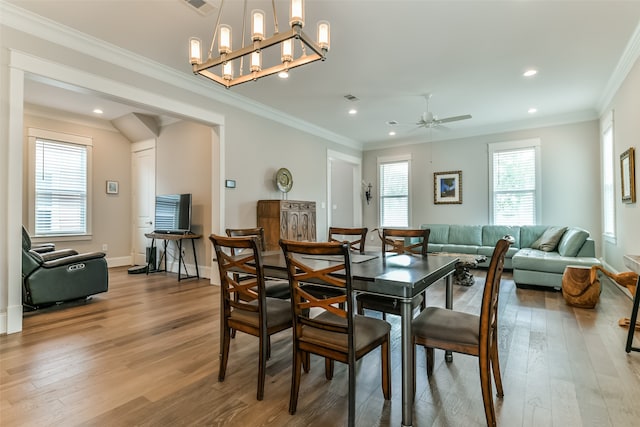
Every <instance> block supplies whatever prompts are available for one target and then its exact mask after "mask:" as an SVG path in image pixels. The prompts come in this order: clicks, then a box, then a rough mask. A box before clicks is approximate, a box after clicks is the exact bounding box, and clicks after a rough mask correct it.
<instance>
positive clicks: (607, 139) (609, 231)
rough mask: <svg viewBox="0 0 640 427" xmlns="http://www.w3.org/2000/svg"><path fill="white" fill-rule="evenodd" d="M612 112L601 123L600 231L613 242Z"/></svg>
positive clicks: (614, 232) (614, 225) (614, 224)
mask: <svg viewBox="0 0 640 427" xmlns="http://www.w3.org/2000/svg"><path fill="white" fill-rule="evenodd" d="M613 170H614V162H613V111H612V112H610V113H609V114H607V116H606V117H605V118H604V120H603V122H602V231H603V235H604V237H605V239H607V240H610V241H612V242H615V236H616V223H615V192H614V179H613Z"/></svg>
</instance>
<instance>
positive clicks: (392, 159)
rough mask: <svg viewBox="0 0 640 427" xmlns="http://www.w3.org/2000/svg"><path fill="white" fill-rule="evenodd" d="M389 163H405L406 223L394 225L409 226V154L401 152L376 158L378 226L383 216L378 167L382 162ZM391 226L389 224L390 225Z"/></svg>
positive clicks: (380, 224) (380, 178) (380, 225)
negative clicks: (404, 224)
mask: <svg viewBox="0 0 640 427" xmlns="http://www.w3.org/2000/svg"><path fill="white" fill-rule="evenodd" d="M390 163H407V225H406V226H405V227H400V226H396V228H409V227H410V226H411V199H412V197H411V154H401V155H397V156H381V157H378V158H377V163H376V173H377V183H378V227H384V226H383V225H382V217H383V212H382V209H383V199H384V197H383V195H382V184H381V181H382V174H381V171H380V167H381V166H382V165H383V164H390ZM390 227H391V226H390Z"/></svg>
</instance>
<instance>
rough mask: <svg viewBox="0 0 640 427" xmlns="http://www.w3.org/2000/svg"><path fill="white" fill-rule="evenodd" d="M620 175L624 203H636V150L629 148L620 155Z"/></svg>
mask: <svg viewBox="0 0 640 427" xmlns="http://www.w3.org/2000/svg"><path fill="white" fill-rule="evenodd" d="M620 173H621V174H622V176H621V178H622V180H621V183H622V187H621V188H622V203H635V202H636V170H635V149H634V148H633V147H631V148H629V149H628V150H627V151H625V152H624V153H622V154H621V155H620Z"/></svg>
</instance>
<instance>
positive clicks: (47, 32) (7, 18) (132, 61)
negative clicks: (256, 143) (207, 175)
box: [0, 0, 363, 150]
mask: <svg viewBox="0 0 640 427" xmlns="http://www.w3.org/2000/svg"><path fill="white" fill-rule="evenodd" d="M0 11H1V13H0V23H1V24H2V25H5V26H7V27H11V28H14V29H15V30H17V31H20V32H24V33H27V34H30V35H32V36H35V37H38V38H41V39H43V40H47V41H49V42H52V43H55V44H58V45H61V46H64V47H65V48H68V49H72V50H75V51H78V52H80V53H82V54H84V55H88V56H91V57H94V58H96V59H98V60H101V61H105V62H108V63H111V64H113V65H116V66H119V67H122V68H124V69H127V70H130V71H132V72H135V73H138V74H142V75H145V76H148V77H150V78H153V79H155V80H158V81H160V82H163V83H165V84H169V85H172V86H175V87H177V88H179V89H182V90H185V91H188V92H191V93H193V94H195V95H197V96H200V97H204V98H208V99H209V100H211V101H215V102H219V103H222V104H226V105H229V106H231V107H234V108H237V109H239V110H242V111H246V112H248V113H251V114H255V115H257V116H260V117H264V118H266V119H269V120H272V121H274V122H278V123H280V124H282V125H285V126H287V127H291V128H295V129H298V130H301V131H303V132H305V133H308V134H311V135H315V136H318V137H320V138H323V139H326V140H328V141H331V142H334V143H337V144H340V145H344V146H346V147H349V148H352V149H356V150H362V149H363V144H362V143H361V142H359V141H356V140H353V139H351V138H347V137H345V136H342V135H339V134H337V133H335V132H332V131H330V130H328V129H325V128H322V127H319V126H316V125H314V124H312V123H309V122H307V121H304V120H301V119H299V118H297V117H294V116H291V115H288V114H285V113H283V112H282V111H279V110H276V109H274V108H271V107H269V106H267V105H264V104H261V103H259V102H256V101H254V100H252V99H249V98H246V97H243V96H241V95H238V94H235V93H233V92H230V91H228V90H226V89H223V88H218V87H216V86H212V85H211V84H207V82H205V81H202V80H198V79H196V78H194V77H193V76H191V75H190V74H187V73H183V72H181V71H179V70H176V69H173V68H171V67H168V66H166V65H163V64H160V63H158V62H155V61H152V60H150V59H148V58H146V59H145V61H144V62H143V61H140V55H138V54H135V53H133V52H130V51H128V50H125V49H122V48H120V47H118V46H115V45H113V44H110V43H107V42H105V41H104V40H101V39H98V38H95V37H92V36H89V35H87V34H85V33H82V32H79V31H77V30H74V29H72V28H70V27H67V26H65V25H62V24H60V23H58V22H56V21H53V20H51V19H48V18H44V17H42V16H40V15H36V14H34V13H32V12H30V11H27V10H25V9H22V8H20V7H17V6H15V5H13V4H11V3H7V2H6V1H5V0H0Z"/></svg>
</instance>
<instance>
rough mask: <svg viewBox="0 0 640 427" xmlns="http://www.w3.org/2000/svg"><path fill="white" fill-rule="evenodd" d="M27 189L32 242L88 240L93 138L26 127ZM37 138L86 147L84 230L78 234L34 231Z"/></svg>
mask: <svg viewBox="0 0 640 427" xmlns="http://www.w3.org/2000/svg"><path fill="white" fill-rule="evenodd" d="M27 138H28V171H29V173H28V191H27V194H28V195H27V198H28V201H27V205H28V217H27V224H28V226H29V230H30V232H31V233H32V235H31V237H32V239H33V241H34V242H39V241H42V240H44V239H49V240H50V239H53V238H55V240H57V241H75V240H90V239H91V237H92V220H91V218H92V205H93V203H92V200H93V179H92V175H93V174H92V169H93V168H92V164H93V139H92V138H91V137H87V136H80V135H74V134H69V133H63V132H57V131H50V130H45V129H37V128H28V130H27ZM38 139H44V140H47V141H54V142H60V143H63V144H75V145H82V146H85V147H86V150H87V151H86V156H87V157H86V168H87V169H86V176H87V181H86V186H87V198H86V203H87V206H86V210H85V216H86V217H85V221H86V231H85V233H80V234H46V235H38V234H36V233H35V229H36V227H35V209H36V202H35V197H36V192H35V185H36V184H35V173H36V172H35V168H36V142H37V140H38Z"/></svg>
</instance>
